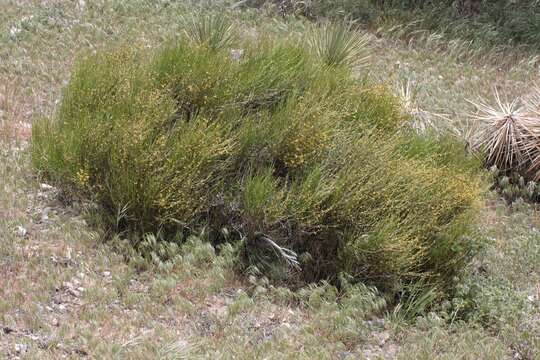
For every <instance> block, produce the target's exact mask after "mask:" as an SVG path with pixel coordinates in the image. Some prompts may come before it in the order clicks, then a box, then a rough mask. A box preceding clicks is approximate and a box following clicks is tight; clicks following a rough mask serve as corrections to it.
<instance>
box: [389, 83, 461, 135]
mask: <svg viewBox="0 0 540 360" xmlns="http://www.w3.org/2000/svg"><path fill="white" fill-rule="evenodd" d="M396 93H397V96H398V98H399V99H400V100H401V106H402V109H403V111H404V112H405V113H406V114H407V115H409V116H410V121H409V122H408V125H409V126H410V127H411V128H412V129H413V130H414V131H415V132H416V133H417V134H419V135H422V134H426V133H428V132H431V133H433V134H436V135H438V134H442V133H451V134H454V135H457V136H459V137H461V136H460V131H459V129H460V127H458V126H456V125H455V123H454V122H453V121H452V120H451V118H450V116H449V115H447V114H441V113H436V112H433V111H428V110H426V109H424V108H423V107H422V106H420V104H419V102H418V88H417V86H416V84H415V83H414V81H411V79H407V80H406V81H399V82H398V83H397V91H396Z"/></svg>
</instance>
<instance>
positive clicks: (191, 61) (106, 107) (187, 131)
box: [32, 41, 482, 293]
mask: <svg viewBox="0 0 540 360" xmlns="http://www.w3.org/2000/svg"><path fill="white" fill-rule="evenodd" d="M405 120H406V119H404V118H403V115H402V111H400V108H399V102H398V101H397V100H396V99H395V98H394V97H393V96H391V95H390V93H389V92H388V91H387V90H386V89H385V88H384V87H382V86H378V85H373V84H369V83H363V82H359V81H357V80H354V79H353V77H352V76H351V72H350V70H349V69H348V68H347V67H345V66H340V65H336V66H329V65H327V64H324V63H323V62H320V61H318V60H316V59H314V58H312V57H311V56H310V55H309V52H308V51H306V50H304V49H303V48H302V47H300V46H298V45H295V44H289V43H278V44H270V43H263V44H259V45H253V46H251V47H249V48H247V49H245V51H244V54H243V56H242V57H241V58H240V59H235V58H232V57H231V56H230V54H229V52H228V50H226V49H219V48H215V47H209V46H206V45H204V44H202V45H191V44H189V43H187V42H184V41H179V42H178V43H175V44H172V45H169V46H166V47H164V48H162V49H160V50H158V51H156V52H155V53H152V54H148V53H145V52H142V51H137V50H127V49H118V50H114V51H111V52H104V53H100V54H98V55H93V56H89V57H87V58H86V59H84V60H81V61H79V62H78V64H77V66H76V69H75V72H74V74H73V76H72V78H71V81H70V83H69V85H68V86H67V88H66V89H65V91H64V95H63V99H62V102H61V105H60V107H59V109H58V112H57V114H56V115H55V117H54V118H53V119H46V120H43V121H40V122H37V123H36V124H35V126H34V128H33V140H32V158H33V163H34V164H35V166H36V168H37V169H38V170H39V172H40V173H41V174H42V175H43V176H45V177H47V178H48V179H50V180H51V181H54V182H56V183H57V184H59V185H60V186H62V187H63V188H64V189H66V190H69V191H70V192H72V193H74V194H79V195H83V196H86V197H89V198H91V199H92V200H94V201H96V202H97V203H98V204H99V205H100V206H101V207H102V209H103V212H104V213H106V214H109V215H110V218H111V222H113V221H116V223H115V226H116V227H118V228H120V229H122V230H129V232H130V233H131V234H147V233H154V234H159V238H160V239H161V240H162V241H182V239H185V238H186V237H187V236H188V235H191V234H197V233H198V231H200V229H201V228H203V227H204V228H206V229H207V231H206V233H207V234H209V235H208V237H209V240H210V241H211V242H212V243H213V244H219V243H223V242H230V243H235V244H238V245H239V247H240V249H241V253H240V255H241V256H240V258H241V259H243V260H244V262H243V263H244V264H248V265H256V266H257V268H258V269H259V270H260V271H265V273H266V275H268V276H272V277H274V278H281V279H282V280H285V281H289V282H297V281H299V280H301V281H302V282H304V281H316V280H320V279H330V280H332V281H334V280H336V279H337V278H338V274H340V273H347V274H349V275H350V276H352V278H353V279H354V280H355V281H363V282H366V283H370V284H374V285H376V286H378V287H379V288H380V289H382V290H386V291H390V292H391V293H392V292H395V291H398V290H399V289H400V288H401V286H403V285H404V284H409V283H411V282H414V281H416V280H419V279H421V280H422V282H423V283H424V284H430V286H436V287H437V288H438V289H441V290H442V289H448V288H450V287H451V285H452V283H453V279H454V278H455V276H456V275H457V274H459V271H460V269H461V268H462V266H463V264H464V263H465V262H466V261H467V260H468V258H469V257H470V255H471V254H472V252H473V250H474V249H475V247H476V245H477V244H476V242H475V240H474V238H472V237H471V236H470V235H471V226H470V225H471V223H472V219H473V217H474V210H475V205H476V204H477V202H478V198H479V193H480V190H481V188H482V187H481V182H480V181H479V180H478V178H477V177H476V175H475V174H474V172H475V171H476V170H475V166H473V165H471V164H473V163H474V160H471V159H469V158H468V157H467V156H466V155H465V154H464V152H463V150H461V149H460V147H459V145H456V143H455V142H453V141H452V140H451V139H449V140H447V141H446V142H445V143H444V144H443V143H439V142H437V140H434V139H432V138H429V137H428V136H427V135H426V136H419V135H416V134H414V133H413V132H412V131H409V130H408V128H407V127H406V126H403V125H404V121H405ZM120 210H121V213H122V217H121V218H118V217H117V216H116V214H118V213H119V212H120ZM124 234H127V232H125V233H124ZM126 236H127V235H126ZM138 238H140V237H138ZM138 238H137V237H134V239H138ZM133 243H134V245H135V246H137V244H138V242H137V240H134V242H133Z"/></svg>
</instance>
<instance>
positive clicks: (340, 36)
mask: <svg viewBox="0 0 540 360" xmlns="http://www.w3.org/2000/svg"><path fill="white" fill-rule="evenodd" d="M353 25H354V23H353V22H350V21H342V22H337V23H325V24H323V25H321V26H316V27H314V28H313V29H312V30H311V32H310V33H309V35H308V40H307V43H308V45H309V47H310V49H311V50H312V51H313V53H314V54H315V55H316V56H317V57H318V58H319V59H320V60H321V61H322V62H323V63H325V64H326V65H329V66H338V65H346V66H355V65H356V66H360V65H364V64H365V63H366V62H367V61H368V59H369V55H368V53H369V49H368V44H369V39H368V37H367V35H365V34H362V33H361V32H359V31H358V30H355V29H354V28H353Z"/></svg>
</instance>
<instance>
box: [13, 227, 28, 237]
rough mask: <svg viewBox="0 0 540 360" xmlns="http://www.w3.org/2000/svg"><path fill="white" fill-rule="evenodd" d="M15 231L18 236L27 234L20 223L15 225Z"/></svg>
mask: <svg viewBox="0 0 540 360" xmlns="http://www.w3.org/2000/svg"><path fill="white" fill-rule="evenodd" d="M15 231H16V232H17V235H18V236H20V237H25V236H26V234H28V231H27V230H26V229H25V228H24V227H22V226H20V225H19V226H17V228H16V230H15Z"/></svg>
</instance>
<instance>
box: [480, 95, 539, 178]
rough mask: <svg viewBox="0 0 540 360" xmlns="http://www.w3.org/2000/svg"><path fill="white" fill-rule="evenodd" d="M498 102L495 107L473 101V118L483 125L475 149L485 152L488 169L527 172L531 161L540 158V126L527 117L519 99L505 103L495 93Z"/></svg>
mask: <svg viewBox="0 0 540 360" xmlns="http://www.w3.org/2000/svg"><path fill="white" fill-rule="evenodd" d="M495 101H496V106H490V105H488V104H487V103H486V102H484V101H483V102H478V103H477V102H472V101H471V103H472V104H473V105H475V106H476V108H477V113H476V114H474V115H473V116H472V118H473V119H474V120H477V121H479V122H480V124H479V129H480V130H479V132H478V133H477V134H476V137H475V139H474V144H473V148H474V149H476V150H482V151H485V162H486V166H488V167H491V166H493V165H495V166H497V168H499V169H500V170H501V171H524V172H528V171H529V170H530V166H531V163H532V161H534V159H537V158H538V159H540V158H539V156H540V148H539V146H538V138H539V136H540V123H539V122H538V121H536V120H535V119H534V118H532V117H530V116H529V115H528V113H527V111H526V109H525V108H524V107H523V106H520V105H519V102H518V100H517V99H516V100H513V101H511V102H508V101H503V100H502V99H501V96H500V95H499V93H498V91H497V90H495Z"/></svg>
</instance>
